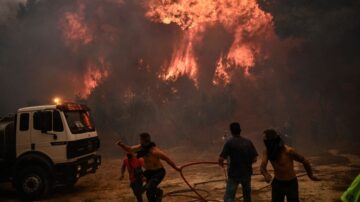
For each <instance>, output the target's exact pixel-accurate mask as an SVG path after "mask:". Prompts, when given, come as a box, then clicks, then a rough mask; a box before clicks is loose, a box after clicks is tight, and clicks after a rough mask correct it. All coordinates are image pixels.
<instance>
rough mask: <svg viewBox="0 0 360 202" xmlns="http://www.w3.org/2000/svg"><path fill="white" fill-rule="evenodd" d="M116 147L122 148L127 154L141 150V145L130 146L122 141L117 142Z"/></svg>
mask: <svg viewBox="0 0 360 202" xmlns="http://www.w3.org/2000/svg"><path fill="white" fill-rule="evenodd" d="M116 145H118V146H120V147H121V148H122V149H123V150H124V151H125V152H137V151H139V150H140V149H141V145H139V144H138V145H134V146H128V145H126V144H124V143H122V142H121V141H118V142H116Z"/></svg>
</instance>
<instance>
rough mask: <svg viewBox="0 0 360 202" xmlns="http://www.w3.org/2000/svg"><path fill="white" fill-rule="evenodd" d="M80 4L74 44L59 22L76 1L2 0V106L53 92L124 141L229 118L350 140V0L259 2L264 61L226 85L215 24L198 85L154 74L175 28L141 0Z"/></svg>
mask: <svg viewBox="0 0 360 202" xmlns="http://www.w3.org/2000/svg"><path fill="white" fill-rule="evenodd" d="M84 2H86V7H85V10H84V21H85V22H86V23H87V24H88V26H89V27H90V28H91V30H92V34H93V36H94V40H93V42H92V43H90V44H86V45H79V46H76V47H75V48H74V46H69V45H68V44H67V43H66V42H65V41H64V36H63V33H62V30H61V26H59V22H61V19H63V18H64V15H65V13H66V12H77V11H78V7H79V1H73V0H62V1H58V0H28V1H1V2H0V90H1V94H2V96H1V99H0V112H1V114H3V115H4V114H7V113H11V112H15V110H16V109H17V108H18V107H23V106H29V105H36V104H46V103H50V102H51V100H52V98H53V97H54V96H61V97H63V98H66V99H69V100H76V101H80V102H84V103H86V104H88V105H89V106H90V107H91V109H92V112H93V115H94V118H95V121H96V124H97V127H98V128H99V131H100V132H101V133H102V135H103V136H104V137H107V136H110V135H109V134H112V137H111V138H123V139H125V140H126V141H128V142H134V141H135V139H136V137H134V134H137V133H140V132H143V131H149V132H150V133H151V134H154V136H155V137H156V138H157V139H158V140H161V141H163V142H168V143H171V144H177V143H179V142H182V141H193V142H199V141H200V142H202V141H205V142H211V141H212V140H213V139H217V138H218V136H220V135H223V133H224V131H226V130H227V126H228V124H229V123H230V122H232V121H240V122H241V125H242V127H243V129H244V131H246V132H248V134H250V135H249V136H254V137H259V136H260V135H261V132H262V131H263V130H264V129H265V128H266V127H280V126H281V125H282V124H283V123H284V122H286V121H291V122H292V123H293V125H294V129H295V131H299V132H298V133H301V134H305V135H306V136H310V135H311V128H312V126H313V125H317V126H318V128H319V131H320V132H319V134H321V135H322V136H329V137H331V138H333V139H336V138H342V137H346V138H347V139H350V138H352V137H357V136H356V132H357V128H356V125H357V121H358V120H359V118H358V114H359V112H360V107H359V104H358V103H359V102H360V95H359V92H360V83H359V82H360V81H359V78H360V77H359V76H360V70H359V67H360V61H359V60H360V58H359V56H360V55H359V53H360V50H359V47H360V46H359V45H360V38H359V37H358V36H360V16H359V14H358V13H360V3H359V1H335V0H331V1H325V0H322V1H320V0H317V1H306V0H300V1H282V0H270V1H258V2H259V5H260V7H261V8H262V9H263V10H264V11H266V12H269V13H270V14H271V15H272V16H273V26H274V30H275V34H276V41H274V42H269V43H268V44H265V46H266V47H267V49H268V50H269V51H271V52H272V54H271V56H270V58H268V59H267V60H266V61H262V62H260V63H257V64H256V65H255V67H254V68H253V69H252V72H251V73H252V75H253V77H252V79H248V78H246V77H245V76H244V73H243V72H242V71H241V70H237V71H236V72H235V75H234V76H233V77H234V78H233V80H232V82H231V83H230V84H229V85H227V86H214V85H212V84H211V78H212V77H213V75H214V71H215V63H216V59H217V57H218V56H219V55H220V54H221V53H222V52H224V50H228V49H229V48H230V46H231V42H232V40H233V36H232V35H231V34H229V33H228V32H227V31H226V30H225V28H224V27H222V26H221V25H220V24H219V25H214V26H212V27H211V28H209V29H208V30H207V31H206V32H205V33H204V36H203V38H202V40H201V45H198V46H196V47H195V52H196V54H197V55H198V62H199V64H200V65H199V66H200V67H199V72H200V74H199V75H200V76H199V86H198V87H196V86H195V85H194V83H193V81H192V80H191V79H189V78H188V77H186V76H183V77H180V78H178V79H177V80H176V81H163V80H161V79H159V72H160V71H161V69H162V67H163V65H164V63H166V62H169V61H170V60H171V57H172V52H173V50H174V44H175V43H176V42H178V41H179V40H180V38H181V36H182V34H183V30H181V28H180V27H178V26H176V25H175V24H169V25H167V24H161V23H156V22H152V21H150V20H149V19H147V18H146V17H145V16H144V15H145V13H146V8H145V7H144V6H143V4H142V3H141V1H131V0H124V1H115V0H107V1H100V0H92V1H84ZM99 56H101V57H104V58H106V60H107V61H108V62H109V63H110V68H109V76H108V77H107V78H106V79H104V80H103V81H102V82H101V83H99V85H98V86H97V87H96V88H95V89H94V90H93V91H92V93H91V94H90V95H89V96H88V97H87V98H81V97H80V96H78V94H79V92H78V91H79V90H81V88H83V83H82V79H83V75H84V74H85V72H86V64H87V63H88V62H89V61H90V62H94V61H97V58H99ZM114 134H115V135H114ZM113 136H116V137H113ZM109 138H110V137H109Z"/></svg>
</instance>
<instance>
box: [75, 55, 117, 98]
mask: <svg viewBox="0 0 360 202" xmlns="http://www.w3.org/2000/svg"><path fill="white" fill-rule="evenodd" d="M109 66H110V64H108V63H107V62H106V61H105V59H104V58H102V57H100V58H99V59H98V61H97V62H96V63H89V64H88V65H87V69H86V72H85V75H84V85H85V89H84V91H83V92H82V93H81V95H82V96H83V97H87V96H89V95H90V94H91V92H92V91H93V90H94V89H95V88H96V87H97V86H98V85H99V83H100V82H102V81H103V80H104V79H106V78H107V77H108V76H109Z"/></svg>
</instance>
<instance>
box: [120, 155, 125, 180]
mask: <svg viewBox="0 0 360 202" xmlns="http://www.w3.org/2000/svg"><path fill="white" fill-rule="evenodd" d="M125 169H126V165H125V160H124V161H123V163H122V165H121V176H120V180H122V179H124V174H125Z"/></svg>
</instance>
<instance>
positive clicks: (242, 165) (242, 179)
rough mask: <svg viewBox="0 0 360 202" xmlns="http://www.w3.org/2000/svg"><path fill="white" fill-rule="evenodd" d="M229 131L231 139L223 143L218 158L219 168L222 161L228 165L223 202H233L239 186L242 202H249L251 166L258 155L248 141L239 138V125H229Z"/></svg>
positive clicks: (222, 163)
mask: <svg viewBox="0 0 360 202" xmlns="http://www.w3.org/2000/svg"><path fill="white" fill-rule="evenodd" d="M230 131H231V134H232V138H230V139H229V140H228V141H227V142H226V143H225V145H224V147H223V150H222V152H221V154H220V157H219V165H220V166H221V167H223V166H224V160H227V161H228V163H229V168H228V181H227V184H226V191H225V195H224V202H233V201H235V195H236V190H237V188H238V186H239V184H241V187H242V190H243V196H244V202H250V201H251V175H252V164H253V163H255V162H256V159H257V156H258V153H257V152H256V149H255V147H254V145H253V143H252V142H251V141H250V140H248V139H246V138H244V137H242V136H240V133H241V128H240V124H239V123H237V122H235V123H231V124H230Z"/></svg>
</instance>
